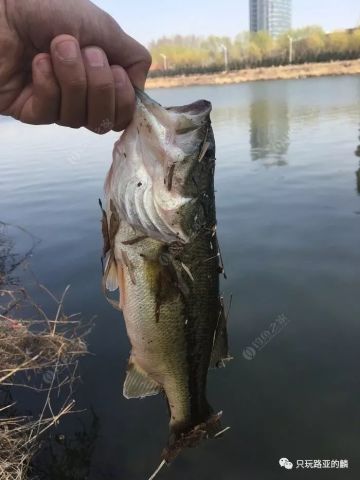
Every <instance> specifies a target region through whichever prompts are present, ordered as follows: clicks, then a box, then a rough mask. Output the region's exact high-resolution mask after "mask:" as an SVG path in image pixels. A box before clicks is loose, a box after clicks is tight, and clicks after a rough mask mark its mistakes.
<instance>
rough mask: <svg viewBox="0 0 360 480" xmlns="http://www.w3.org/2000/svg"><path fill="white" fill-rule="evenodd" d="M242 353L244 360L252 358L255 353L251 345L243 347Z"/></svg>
mask: <svg viewBox="0 0 360 480" xmlns="http://www.w3.org/2000/svg"><path fill="white" fill-rule="evenodd" d="M242 354H243V357H244V358H245V359H246V360H252V359H253V358H254V357H255V355H256V350H255V348H253V347H246V348H244V350H243V352H242Z"/></svg>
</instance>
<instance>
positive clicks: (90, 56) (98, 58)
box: [85, 47, 105, 68]
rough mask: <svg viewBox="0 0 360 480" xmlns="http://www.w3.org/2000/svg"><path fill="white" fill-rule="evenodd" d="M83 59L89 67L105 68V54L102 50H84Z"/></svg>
mask: <svg viewBox="0 0 360 480" xmlns="http://www.w3.org/2000/svg"><path fill="white" fill-rule="evenodd" d="M85 58H86V60H87V61H88V63H89V65H90V67H97V68H99V67H105V54H104V52H103V51H102V50H100V48H94V47H90V48H86V49H85Z"/></svg>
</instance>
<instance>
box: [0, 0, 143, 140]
mask: <svg viewBox="0 0 360 480" xmlns="http://www.w3.org/2000/svg"><path fill="white" fill-rule="evenodd" d="M150 63H151V57H150V54H149V53H148V51H147V50H146V49H145V48H144V47H143V46H142V45H140V44H139V43H138V42H136V41H135V40H134V39H132V38H131V37H129V36H128V35H126V33H125V32H124V31H123V30H121V28H120V27H119V25H118V24H117V23H116V22H115V20H114V19H113V18H112V17H110V16H109V15H108V14H106V13H105V12H104V11H102V10H101V9H99V8H98V7H96V6H95V5H94V4H93V3H91V2H90V1H89V0H76V1H74V0H26V1H23V0H0V114H2V115H8V116H12V117H14V118H16V119H18V120H20V121H22V122H24V123H29V124H34V125H39V124H51V123H58V124H60V125H64V126H68V127H72V128H80V127H83V126H84V127H86V128H88V129H89V130H91V131H94V132H96V133H106V132H108V131H110V130H116V131H121V130H123V129H124V128H125V127H126V126H127V125H128V123H129V122H130V120H131V118H132V115H133V112H134V108H135V92H134V88H133V86H136V87H138V88H140V89H142V88H144V84H145V80H146V76H147V73H148V70H149V67H150Z"/></svg>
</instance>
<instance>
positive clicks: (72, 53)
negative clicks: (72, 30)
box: [55, 40, 78, 61]
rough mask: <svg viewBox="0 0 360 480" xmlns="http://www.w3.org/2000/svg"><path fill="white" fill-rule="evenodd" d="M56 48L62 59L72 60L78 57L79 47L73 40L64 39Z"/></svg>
mask: <svg viewBox="0 0 360 480" xmlns="http://www.w3.org/2000/svg"><path fill="white" fill-rule="evenodd" d="M55 50H56V53H57V55H58V57H59V58H60V59H61V60H65V61H72V60H76V59H77V58H78V47H77V45H76V43H75V42H74V41H73V40H64V41H63V42H61V43H58V44H57V45H56V46H55Z"/></svg>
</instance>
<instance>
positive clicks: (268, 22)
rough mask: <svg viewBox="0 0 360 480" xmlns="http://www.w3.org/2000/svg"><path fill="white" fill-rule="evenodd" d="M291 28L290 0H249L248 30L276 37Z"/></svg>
mask: <svg viewBox="0 0 360 480" xmlns="http://www.w3.org/2000/svg"><path fill="white" fill-rule="evenodd" d="M290 28H291V0H250V31H251V32H260V31H265V32H268V33H269V34H270V35H271V36H272V37H277V36H278V35H281V34H282V33H284V32H286V31H287V30H290Z"/></svg>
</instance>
